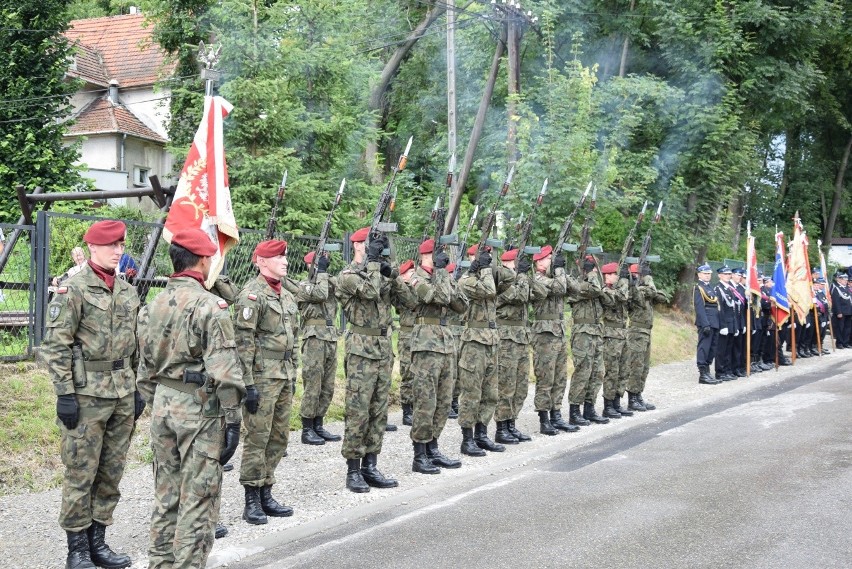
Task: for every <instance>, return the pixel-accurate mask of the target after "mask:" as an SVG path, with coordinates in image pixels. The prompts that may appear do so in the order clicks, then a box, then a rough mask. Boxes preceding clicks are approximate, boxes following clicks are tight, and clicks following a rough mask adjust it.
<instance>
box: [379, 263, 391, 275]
mask: <svg viewBox="0 0 852 569" xmlns="http://www.w3.org/2000/svg"><path fill="white" fill-rule="evenodd" d="M381 263H382V264H381V266H380V267H379V272H380V273H382V276H383V277H385V278H386V279H389V278H391V276H392V275H393V267H392V266H391V264H390V263H389V262H387V261H385V260H384V259H382V261H381Z"/></svg>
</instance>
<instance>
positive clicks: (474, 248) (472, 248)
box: [467, 243, 479, 255]
mask: <svg viewBox="0 0 852 569" xmlns="http://www.w3.org/2000/svg"><path fill="white" fill-rule="evenodd" d="M478 250H479V243H474V244H473V245H471V246H470V247H469V248H468V250H467V254H468V255H476V252H477V251H478Z"/></svg>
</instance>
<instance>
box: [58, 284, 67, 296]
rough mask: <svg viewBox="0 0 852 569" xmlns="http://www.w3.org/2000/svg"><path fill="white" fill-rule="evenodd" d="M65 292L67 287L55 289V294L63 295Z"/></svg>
mask: <svg viewBox="0 0 852 569" xmlns="http://www.w3.org/2000/svg"><path fill="white" fill-rule="evenodd" d="M67 292H68V287H67V286H61V287H59V288H58V289H56V294H65V293H67Z"/></svg>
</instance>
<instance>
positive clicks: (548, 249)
mask: <svg viewBox="0 0 852 569" xmlns="http://www.w3.org/2000/svg"><path fill="white" fill-rule="evenodd" d="M551 253H553V247H551V246H550V245H545V246H544V247H542V248H541V251H539V252H538V253H536V254H535V255H533V261H541V260H542V259H544V258H545V257H547V256H548V255H550V254H551Z"/></svg>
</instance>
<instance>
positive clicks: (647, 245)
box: [625, 201, 663, 271]
mask: <svg viewBox="0 0 852 569" xmlns="http://www.w3.org/2000/svg"><path fill="white" fill-rule="evenodd" d="M662 213H663V202H662V201H660V205H659V206H657V213H655V214H654V221H653V222H651V225H650V227H648V232H647V233H646V234H645V239H643V240H642V250H641V252H640V253H639V257H638V258H636V257H627V258H626V259H625V262H627V263H637V264H638V265H639V270H640V271H641V270H642V265H643V264H644V263H646V262H648V263H659V262H660V256H659V255H650V254H649V253H650V252H651V230H652V229H653V228H654V226H655V225H656V224H658V223H659V222H660V217H661V216H662Z"/></svg>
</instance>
